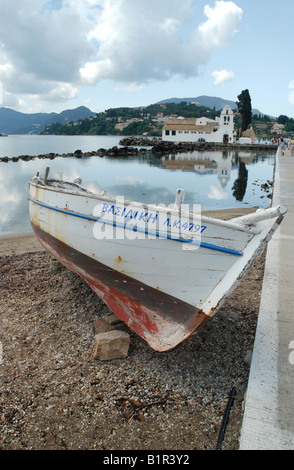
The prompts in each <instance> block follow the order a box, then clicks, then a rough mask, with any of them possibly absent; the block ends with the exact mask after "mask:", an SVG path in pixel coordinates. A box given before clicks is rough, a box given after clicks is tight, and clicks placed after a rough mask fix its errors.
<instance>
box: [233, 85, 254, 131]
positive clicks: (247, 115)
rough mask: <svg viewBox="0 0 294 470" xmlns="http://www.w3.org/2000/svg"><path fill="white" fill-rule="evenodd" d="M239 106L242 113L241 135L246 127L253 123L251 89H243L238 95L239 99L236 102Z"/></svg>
mask: <svg viewBox="0 0 294 470" xmlns="http://www.w3.org/2000/svg"><path fill="white" fill-rule="evenodd" d="M236 104H237V106H238V111H239V113H240V114H241V119H242V123H241V135H242V134H243V132H244V131H246V129H248V127H249V125H250V124H251V117H252V108H251V98H250V94H249V91H248V90H247V89H246V90H243V91H242V93H241V94H240V95H238V101H237V102H236Z"/></svg>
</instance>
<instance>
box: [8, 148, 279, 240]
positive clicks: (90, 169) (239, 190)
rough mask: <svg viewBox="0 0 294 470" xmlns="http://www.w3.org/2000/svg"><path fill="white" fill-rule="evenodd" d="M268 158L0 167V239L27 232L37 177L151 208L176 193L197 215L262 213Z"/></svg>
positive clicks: (241, 155) (193, 156)
mask: <svg viewBox="0 0 294 470" xmlns="http://www.w3.org/2000/svg"><path fill="white" fill-rule="evenodd" d="M273 165H274V154H270V153H261V154H257V153H255V152H252V153H247V152H240V151H239V152H237V151H214V152H208V151H206V152H191V153H182V154H177V155H173V154H171V155H166V156H163V157H161V158H158V157H155V156H153V155H150V154H142V155H140V156H138V157H131V158H106V157H104V158H100V157H88V158H82V159H77V158H61V157H59V158H55V159H54V160H45V159H44V160H42V159H37V158H36V159H34V160H31V161H29V162H24V161H21V160H19V161H18V162H9V163H1V164H0V191H1V201H0V234H1V233H2V234H3V233H9V232H27V231H30V230H31V228H30V222H29V217H28V203H27V191H28V181H29V179H30V178H31V177H32V176H33V175H35V174H36V173H37V172H38V171H39V172H40V174H41V175H42V174H44V173H45V168H46V167H47V166H50V174H51V175H52V176H54V177H58V176H59V174H60V172H62V174H63V178H64V179H67V180H70V181H71V180H73V179H74V178H76V177H77V176H80V177H81V178H82V180H83V184H84V185H85V186H86V187H87V188H88V189H90V190H92V191H95V192H100V191H101V190H102V189H106V190H107V192H108V193H111V194H112V195H119V196H124V197H125V198H126V199H130V200H140V201H143V202H146V203H151V204H159V203H161V204H166V205H169V204H172V203H173V202H174V199H175V193H176V190H177V188H179V187H181V188H183V189H185V191H186V197H185V202H186V203H189V204H193V203H195V204H201V205H202V209H203V210H212V209H222V208H231V207H240V206H244V205H245V204H246V205H249V206H262V207H268V205H269V199H268V197H267V194H265V192H264V190H263V189H262V188H261V184H263V183H264V182H266V181H267V180H270V181H272V179H273Z"/></svg>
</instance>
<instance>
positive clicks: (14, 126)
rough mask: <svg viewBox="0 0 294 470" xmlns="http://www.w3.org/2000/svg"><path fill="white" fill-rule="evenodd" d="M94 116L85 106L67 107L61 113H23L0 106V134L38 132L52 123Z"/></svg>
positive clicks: (62, 122) (63, 122)
mask: <svg viewBox="0 0 294 470" xmlns="http://www.w3.org/2000/svg"><path fill="white" fill-rule="evenodd" d="M91 116H96V113H93V112H92V111H91V110H90V109H88V108H86V107H85V106H79V107H78V108H75V109H67V110H66V111H62V112H61V113H35V114H25V113H20V112H18V111H14V110H13V109H10V108H0V134H40V132H42V131H43V130H44V129H45V127H46V126H49V125H50V124H53V123H61V124H66V123H68V122H71V121H73V122H75V121H78V120H79V119H87V118H89V117H91Z"/></svg>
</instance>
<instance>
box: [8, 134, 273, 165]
mask: <svg viewBox="0 0 294 470" xmlns="http://www.w3.org/2000/svg"><path fill="white" fill-rule="evenodd" d="M119 145H120V146H119V147H118V146H114V147H111V148H109V149H105V148H100V149H98V150H93V151H91V152H82V150H75V151H74V152H72V153H62V154H59V153H46V154H42V155H18V156H14V157H7V156H4V157H1V156H0V162H4V163H8V162H10V161H12V162H18V161H19V160H23V161H30V160H33V159H35V158H41V159H50V160H53V159H54V158H57V157H63V158H68V157H75V158H87V157H95V156H96V157H128V156H129V157H132V156H137V155H141V154H146V153H149V154H153V155H155V156H162V155H165V154H170V153H173V154H177V153H185V152H193V151H204V150H209V151H213V150H246V151H252V150H254V151H257V150H267V151H268V150H273V151H276V149H277V146H276V145H269V144H267V145H264V144H219V143H210V142H167V141H162V140H161V139H159V138H158V139H157V138H153V139H148V138H147V137H143V138H141V137H126V138H123V139H122V140H120V142H119ZM138 147H139V148H138Z"/></svg>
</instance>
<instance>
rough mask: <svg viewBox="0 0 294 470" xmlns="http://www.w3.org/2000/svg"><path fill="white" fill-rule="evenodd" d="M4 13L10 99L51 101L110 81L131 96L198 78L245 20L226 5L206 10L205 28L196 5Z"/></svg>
mask: <svg viewBox="0 0 294 470" xmlns="http://www.w3.org/2000/svg"><path fill="white" fill-rule="evenodd" d="M0 11H1V15H0V81H2V83H3V90H4V94H5V93H6V94H7V96H8V95H10V96H12V95H14V96H17V97H18V99H20V95H24V96H30V97H34V99H36V100H40V99H41V100H43V101H46V100H47V101H53V100H55V101H63V100H66V99H72V98H73V97H76V96H77V87H78V86H81V85H89V84H90V85H95V84H96V83H99V82H100V81H101V80H104V79H107V80H112V81H115V82H118V83H120V84H124V83H125V84H126V86H129V87H130V88H129V89H130V90H131V89H134V86H135V87H140V86H142V85H144V84H146V83H148V82H150V81H153V80H161V81H164V80H168V79H170V78H172V77H176V76H181V77H183V78H191V77H195V76H197V75H198V74H199V67H201V66H202V65H203V64H205V63H207V62H208V61H209V60H210V57H211V54H212V53H213V52H214V51H215V50H217V49H219V48H222V47H224V46H225V45H226V44H227V43H228V42H229V41H230V40H231V38H232V36H233V35H234V33H235V32H236V31H238V29H239V27H240V21H241V18H242V10H241V9H240V8H239V7H238V6H237V5H236V4H235V3H234V2H231V1H223V0H219V1H216V2H215V4H214V6H208V5H206V6H205V9H204V13H205V16H206V18H207V19H206V21H204V22H203V23H201V24H200V23H199V19H198V17H197V12H196V13H195V11H196V10H195V3H194V1H192V0H160V1H158V0H149V1H148V2H146V0H136V1H135V0H83V1H81V0H9V1H7V0H0ZM200 13H202V12H199V14H200ZM134 84H135V85H134Z"/></svg>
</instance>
